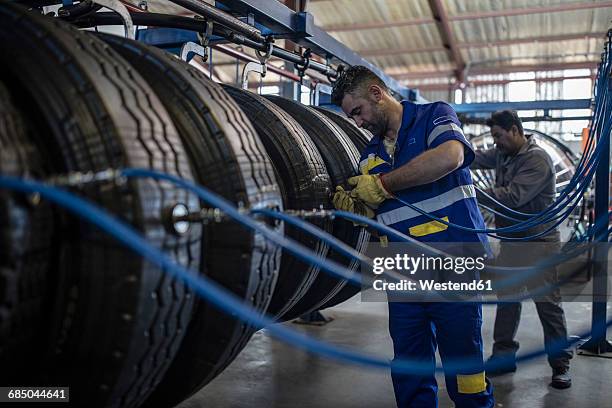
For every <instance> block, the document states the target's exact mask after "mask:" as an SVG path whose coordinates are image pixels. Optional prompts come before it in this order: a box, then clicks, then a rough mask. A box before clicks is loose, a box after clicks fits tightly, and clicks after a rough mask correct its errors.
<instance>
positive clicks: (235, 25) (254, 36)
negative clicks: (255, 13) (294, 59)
mask: <svg viewBox="0 0 612 408" xmlns="http://www.w3.org/2000/svg"><path fill="white" fill-rule="evenodd" d="M170 2H171V3H174V4H177V5H179V6H181V7H184V8H186V9H187V10H190V11H193V12H194V13H197V14H199V15H201V16H203V17H208V18H210V19H211V20H212V21H214V22H215V23H218V24H221V25H222V26H225V27H227V28H229V29H230V30H232V31H235V32H238V33H240V34H242V35H244V36H245V37H247V38H249V39H251V40H253V41H259V42H263V41H265V38H264V36H263V35H262V34H261V31H259V30H258V29H256V28H255V27H253V26H250V25H248V24H247V23H245V22H243V21H241V20H239V19H237V18H236V17H234V16H232V15H231V14H229V13H226V12H225V11H223V10H220V9H218V8H216V7H214V6H211V5H210V4H207V3H205V2H203V1H202V0H170Z"/></svg>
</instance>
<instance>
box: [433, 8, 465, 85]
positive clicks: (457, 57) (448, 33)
mask: <svg viewBox="0 0 612 408" xmlns="http://www.w3.org/2000/svg"><path fill="white" fill-rule="evenodd" d="M427 2H428V3H429V8H430V9H431V14H432V15H433V18H434V20H436V27H437V28H438V31H439V32H440V38H441V39H442V44H443V45H444V47H446V48H447V49H448V53H449V55H450V60H451V61H452V62H453V64H454V65H455V67H456V70H455V77H456V78H457V81H458V82H459V83H462V82H463V79H464V78H463V76H464V74H463V71H464V70H465V62H464V61H463V57H462V56H461V52H460V51H459V46H458V45H457V41H456V40H455V36H454V34H453V30H451V27H450V22H449V20H448V13H447V12H446V10H445V9H444V5H443V4H442V0H427Z"/></svg>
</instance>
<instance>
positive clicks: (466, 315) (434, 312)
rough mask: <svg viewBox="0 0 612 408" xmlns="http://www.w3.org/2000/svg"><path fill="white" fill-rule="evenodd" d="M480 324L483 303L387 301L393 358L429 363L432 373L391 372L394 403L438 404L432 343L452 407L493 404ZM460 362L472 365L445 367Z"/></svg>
mask: <svg viewBox="0 0 612 408" xmlns="http://www.w3.org/2000/svg"><path fill="white" fill-rule="evenodd" d="M481 326H482V307H481V305H480V304H478V303H468V302H465V303H454V302H443V303H408V302H389V331H390V333H391V338H392V339H393V350H394V354H395V359H396V360H399V359H409V360H413V361H418V362H419V363H422V364H424V365H429V367H431V374H427V375H414V374H402V373H399V372H394V371H393V370H392V371H391V377H392V379H393V389H394V391H395V399H396V401H397V405H398V407H399V408H432V407H437V406H438V397H437V391H438V384H437V382H436V379H435V376H434V370H435V364H436V358H435V352H436V346H439V347H440V358H441V359H442V365H443V366H444V369H445V380H446V388H447V390H448V394H449V396H450V398H451V399H452V400H453V402H454V403H455V406H456V408H489V407H494V406H495V400H494V398H493V386H492V384H491V383H490V381H489V380H488V379H487V378H486V377H485V373H484V364H483V345H482V335H481V332H480V329H481ZM459 361H461V362H462V365H463V366H465V367H468V366H471V367H470V368H469V369H461V368H459V369H458V370H456V371H450V370H449V367H448V365H449V364H451V365H452V364H455V362H459Z"/></svg>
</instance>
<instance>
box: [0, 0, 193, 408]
mask: <svg viewBox="0 0 612 408" xmlns="http://www.w3.org/2000/svg"><path fill="white" fill-rule="evenodd" d="M0 74H1V75H0V77H1V78H3V79H5V81H6V82H5V83H6V84H7V85H8V86H9V91H10V92H11V94H12V95H13V96H14V97H15V99H16V104H17V105H18V106H19V107H20V108H22V109H24V108H27V111H28V118H29V119H30V121H31V122H30V123H31V124H32V126H33V128H34V129H35V132H34V133H35V134H36V135H37V136H38V137H37V139H36V140H35V141H34V143H35V144H36V147H37V149H39V151H40V152H41V156H43V160H45V163H46V165H49V166H50V167H51V168H52V169H53V170H54V172H55V173H65V172H73V171H78V172H84V171H92V172H97V171H102V170H106V169H108V168H120V167H124V166H131V167H141V168H151V169H155V170H158V171H164V172H167V173H170V174H174V175H176V176H180V177H184V178H187V179H192V175H191V171H190V169H189V165H188V160H187V155H186V154H185V153H184V149H183V146H182V144H181V141H180V138H179V137H178V135H177V133H176V129H175V128H174V125H173V124H172V122H171V120H170V118H169V117H168V114H167V112H166V111H165V109H164V108H163V106H162V104H161V102H160V101H159V100H158V98H157V97H156V96H155V94H154V93H153V92H152V91H151V89H150V88H149V86H148V85H147V84H146V82H145V81H144V80H143V79H142V78H141V77H140V76H139V75H138V74H137V73H136V72H134V70H133V69H132V67H131V66H130V65H129V64H128V63H127V62H126V61H125V60H124V59H123V58H121V57H120V56H119V55H118V54H117V53H115V52H114V51H113V50H112V49H111V48H110V47H109V46H107V45H106V44H104V43H103V42H101V41H100V40H98V39H96V38H93V37H92V36H91V35H89V34H87V33H85V32H81V31H79V30H77V29H75V28H73V27H71V26H69V25H67V24H65V23H63V22H61V21H58V20H54V19H52V18H49V17H45V16H41V15H40V14H38V13H37V12H36V11H32V12H30V11H27V10H26V9H25V8H22V7H20V6H18V5H15V4H12V3H8V4H6V3H5V4H3V5H2V6H0ZM43 153H44V154H43ZM78 193H79V195H81V196H84V197H87V198H88V199H90V200H92V201H94V202H96V203H97V204H98V205H100V206H102V207H104V208H105V209H107V210H108V211H109V212H111V213H113V214H116V215H117V216H118V217H120V218H121V219H122V220H123V221H125V222H128V223H130V224H132V225H133V226H134V228H136V229H137V230H138V231H139V232H140V233H141V234H142V235H143V237H144V238H145V239H147V240H148V241H149V242H150V243H151V244H152V245H153V246H156V247H158V248H160V249H162V250H164V251H165V252H166V253H168V254H169V255H170V256H171V257H172V258H173V259H174V260H176V261H177V262H179V263H181V264H183V265H185V266H187V267H189V268H191V269H198V268H199V264H198V260H199V257H198V256H194V255H195V254H199V251H200V248H199V245H200V243H199V240H200V236H201V230H200V228H199V227H198V226H194V227H193V228H192V229H191V230H190V231H189V233H187V234H185V235H183V236H179V237H176V236H173V235H171V234H169V233H168V232H167V231H166V230H165V228H164V224H163V220H162V219H161V218H162V217H161V214H162V210H163V209H166V208H167V207H169V206H172V205H174V204H176V203H177V202H181V203H184V204H186V205H187V206H188V207H189V208H190V210H191V211H199V208H200V207H199V202H198V200H197V199H196V198H195V197H194V196H192V195H188V194H187V193H185V192H184V191H181V190H179V189H177V188H174V187H173V186H170V185H168V184H167V183H163V184H162V183H159V182H155V181H152V180H148V179H138V180H129V181H128V182H126V183H119V184H117V183H106V184H89V185H86V186H82V187H81V188H80V189H79V191H78ZM58 212H59V213H60V216H59V220H60V221H61V225H60V226H59V227H58V230H59V233H58V235H57V239H58V241H59V245H60V247H61V248H60V250H59V255H58V257H57V262H56V263H54V264H53V265H51V266H50V270H49V271H48V273H49V275H50V276H57V279H56V282H54V283H55V287H54V288H53V290H54V293H53V296H54V304H53V307H52V308H50V309H49V310H48V313H47V316H46V317H47V319H48V321H49V328H50V329H49V333H48V335H47V336H44V337H43V338H41V344H46V345H47V349H46V358H44V359H40V360H39V361H37V363H38V364H33V365H30V366H27V367H25V368H26V369H25V370H24V371H25V375H24V376H23V377H18V376H16V371H17V370H18V369H19V367H3V370H2V373H3V374H0V376H3V377H4V376H7V375H8V376H10V382H8V381H7V380H6V378H4V381H0V382H2V383H4V384H9V383H11V384H15V383H19V384H21V385H40V384H56V385H57V384H61V385H66V386H70V388H71V389H70V391H71V393H70V394H71V395H70V400H71V403H72V404H73V405H75V406H88V407H131V406H138V405H140V404H141V403H142V401H143V400H144V399H145V398H146V397H147V395H148V394H149V393H150V392H151V391H152V381H153V379H154V378H156V377H158V376H159V375H161V374H162V373H163V372H165V370H166V369H167V368H168V367H169V364H170V362H171V360H172V357H173V356H174V354H175V353H176V351H177V349H178V346H179V344H180V342H181V340H182V336H183V335H182V333H183V332H184V329H185V327H186V325H187V323H188V318H189V316H190V313H191V309H192V304H193V296H192V295H191V293H190V292H189V291H188V290H186V287H185V285H184V284H183V283H182V282H180V281H177V280H175V279H171V278H169V277H168V276H166V274H165V273H163V271H161V270H160V269H159V268H157V267H156V266H154V265H153V264H151V263H149V262H147V261H145V260H144V259H142V258H141V257H139V256H137V255H136V254H134V253H133V252H131V251H129V250H127V249H126V248H125V247H123V246H122V245H121V244H119V243H118V242H117V241H116V240H115V239H113V238H111V237H110V236H108V235H106V234H104V233H102V232H101V231H100V230H98V229H97V228H95V227H93V226H91V225H89V224H87V223H84V222H80V221H79V220H78V219H77V218H75V216H74V215H73V214H68V213H66V212H65V211H61V210H58ZM41 347H42V346H41ZM13 369H15V371H13Z"/></svg>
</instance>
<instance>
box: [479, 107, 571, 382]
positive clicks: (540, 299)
mask: <svg viewBox="0 0 612 408" xmlns="http://www.w3.org/2000/svg"><path fill="white" fill-rule="evenodd" d="M487 125H488V126H490V127H491V134H492V136H493V140H494V142H495V148H493V149H488V150H478V151H476V157H475V159H474V161H473V163H472V165H471V168H473V169H495V186H494V187H493V188H490V189H488V190H487V191H486V192H487V193H488V194H489V195H490V196H492V197H493V198H494V199H495V200H497V201H499V202H500V203H501V204H503V205H504V206H506V207H509V208H511V209H513V210H516V211H520V212H524V213H530V214H535V213H539V212H541V211H543V210H545V209H546V208H547V207H548V206H550V205H551V204H552V203H553V200H554V198H555V170H554V165H553V163H552V160H551V158H550V156H549V155H548V154H547V153H546V152H545V151H544V150H543V149H542V148H541V147H539V146H538V145H537V144H536V143H535V140H534V138H533V137H531V135H525V133H524V131H523V126H522V124H521V120H520V119H519V117H518V115H517V114H516V112H514V111H509V110H505V111H500V112H496V113H494V114H493V115H492V116H491V118H490V119H489V120H488V121H487ZM479 200H480V197H479ZM514 223H515V222H514V221H509V220H507V219H505V218H504V217H502V216H498V215H496V217H495V226H496V227H497V228H501V227H507V226H510V225H513V224H514ZM550 226H551V224H550V223H549V224H543V225H538V226H534V227H532V228H530V229H527V230H524V231H518V232H512V233H505V234H500V235H502V236H506V237H508V236H510V237H530V236H534V235H537V234H539V233H541V232H543V231H545V230H546V229H548V228H550ZM559 241H560V239H559V231H558V230H557V229H554V230H553V231H551V232H549V233H547V234H545V235H543V236H541V237H538V238H534V239H530V240H529V242H538V244H537V250H536V249H534V247H535V246H533V245H532V247H531V248H525V247H524V245H525V244H524V243H521V244H517V243H512V244H509V243H506V242H503V243H502V245H501V251H500V254H499V256H498V264H500V265H506V266H508V265H513V266H519V265H518V264H517V259H519V260H521V261H522V262H521V266H531V265H534V264H535V263H537V261H538V260H541V259H542V258H543V257H546V256H547V255H551V254H553V253H555V252H557V253H558V248H559ZM520 245H523V247H520ZM517 248H520V252H517ZM519 253H520V256H517V254H519ZM556 281H557V273H556V269H555V268H554V267H553V268H550V269H547V270H544V271H540V272H538V273H537V274H536V276H535V279H531V280H529V281H527V282H526V284H525V286H526V288H527V289H529V290H532V291H533V290H536V289H538V288H540V289H541V288H543V287H549V288H550V287H554V284H555V283H556ZM511 292H513V295H512V296H511V297H516V295H517V290H516V288H513V290H511ZM509 294H510V292H508V293H504V292H503V291H502V292H501V293H500V292H498V298H500V300H503V297H504V295H509ZM534 301H535V305H536V309H537V312H538V316H539V318H540V322H541V323H542V327H543V329H544V342H545V349H546V352H547V354H548V362H549V364H550V365H551V367H552V369H553V376H552V382H551V384H550V385H551V386H552V387H554V388H560V389H562V388H569V387H570V386H571V378H570V376H569V373H568V371H569V360H570V358H572V352H571V351H570V350H561V351H559V350H555V349H554V347H553V344H554V343H557V344H558V343H559V342H562V341H565V340H567V327H566V323H565V314H564V312H563V308H562V306H561V296H560V293H559V289H558V287H557V288H555V289H552V290H549V291H546V293H544V294H538V296H537V297H536V298H534ZM520 316H521V303H520V302H511V301H510V302H502V303H499V304H498V306H497V314H496V318H495V328H494V333H493V337H494V340H495V343H494V345H493V355H492V356H491V358H490V359H489V360H488V363H489V367H491V369H490V368H489V367H488V368H487V373H489V374H492V375H495V374H503V373H507V372H513V371H516V362H515V356H516V352H517V350H518V348H519V343H518V342H517V341H516V340H515V339H514V337H515V335H516V332H517V329H518V325H519V320H520ZM557 349H558V347H557Z"/></svg>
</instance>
